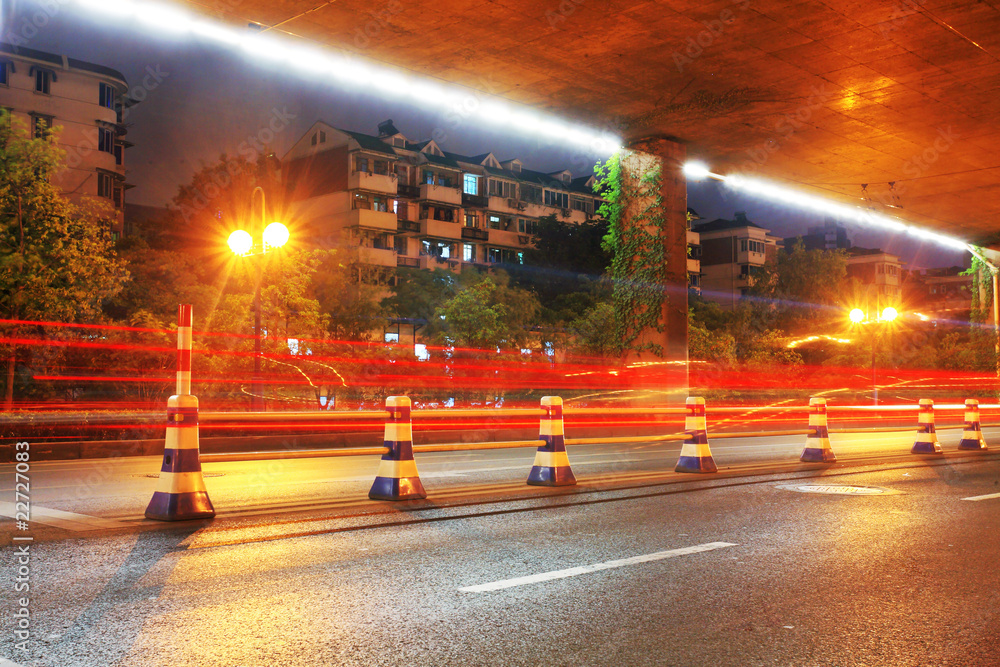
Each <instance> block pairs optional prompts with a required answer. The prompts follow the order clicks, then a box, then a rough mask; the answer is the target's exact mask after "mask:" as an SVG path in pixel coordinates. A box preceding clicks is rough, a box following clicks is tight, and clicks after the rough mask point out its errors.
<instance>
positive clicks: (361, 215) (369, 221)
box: [347, 208, 396, 232]
mask: <svg viewBox="0 0 1000 667" xmlns="http://www.w3.org/2000/svg"><path fill="white" fill-rule="evenodd" d="M347 217H348V223H349V224H350V225H352V226H357V227H361V228H362V229H378V230H380V231H383V232H394V231H396V214H395V213H391V212H385V211H373V210H371V209H367V208H356V209H352V210H351V212H350V213H349V214H348V216H347Z"/></svg>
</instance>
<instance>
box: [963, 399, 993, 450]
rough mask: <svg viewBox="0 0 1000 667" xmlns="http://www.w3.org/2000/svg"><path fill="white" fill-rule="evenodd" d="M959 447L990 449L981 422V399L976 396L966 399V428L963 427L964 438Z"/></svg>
mask: <svg viewBox="0 0 1000 667" xmlns="http://www.w3.org/2000/svg"><path fill="white" fill-rule="evenodd" d="M958 448H959V449H976V450H982V451H985V450H987V449H989V447H987V446H986V439H985V438H984V437H983V429H982V426H981V425H980V422H979V401H977V400H976V399H974V398H967V399H965V428H964V429H962V440H961V442H959V443H958Z"/></svg>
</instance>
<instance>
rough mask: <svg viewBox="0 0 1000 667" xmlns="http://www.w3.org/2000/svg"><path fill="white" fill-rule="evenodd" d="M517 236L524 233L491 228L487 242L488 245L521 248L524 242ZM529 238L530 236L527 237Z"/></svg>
mask: <svg viewBox="0 0 1000 667" xmlns="http://www.w3.org/2000/svg"><path fill="white" fill-rule="evenodd" d="M519 236H525V237H526V235H525V234H518V233H517V230H514V231H505V230H503V229H491V230H490V236H489V242H490V245H499V246H506V247H508V248H523V247H524V246H525V244H524V243H521V241H520V239H519V238H518V237H519ZM529 240H530V238H529Z"/></svg>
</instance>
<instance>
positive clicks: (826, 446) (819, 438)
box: [799, 397, 837, 463]
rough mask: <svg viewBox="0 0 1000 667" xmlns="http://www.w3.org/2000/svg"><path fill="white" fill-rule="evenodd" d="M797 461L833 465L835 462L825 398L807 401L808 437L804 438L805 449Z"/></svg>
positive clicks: (835, 457)
mask: <svg viewBox="0 0 1000 667" xmlns="http://www.w3.org/2000/svg"><path fill="white" fill-rule="evenodd" d="M799 460H800V461H803V462H805V463H834V462H836V460H837V456H836V455H835V454H834V453H833V448H832V447H831V446H830V431H829V429H828V428H827V421H826V399H825V398H818V397H813V398H810V399H809V435H807V436H806V448H805V449H803V450H802V456H800V457H799Z"/></svg>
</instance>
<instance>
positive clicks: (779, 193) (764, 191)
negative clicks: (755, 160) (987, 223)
mask: <svg viewBox="0 0 1000 667" xmlns="http://www.w3.org/2000/svg"><path fill="white" fill-rule="evenodd" d="M683 171H684V174H685V175H687V176H688V178H690V179H692V180H700V179H702V178H705V177H708V178H712V179H715V180H717V181H721V182H723V183H725V184H726V185H728V186H729V187H731V188H733V189H735V190H742V191H744V192H747V193H748V194H751V195H756V196H758V197H764V198H765V199H771V200H773V201H778V202H782V203H784V204H788V205H789V206H794V207H797V208H803V209H806V210H810V211H816V212H817V213H822V214H824V215H828V216H831V217H834V218H839V219H841V220H846V221H850V222H855V223H857V224H860V225H867V226H871V227H881V228H883V229H886V230H889V231H892V232H895V233H897V234H909V235H910V236H915V237H917V238H919V239H923V240H925V241H930V242H931V243H934V244H936V245H939V246H943V247H945V248H950V249H952V250H962V251H969V246H968V244H967V243H966V242H965V241H961V240H959V239H956V238H954V237H952V236H946V235H944V234H939V233H937V232H932V231H930V230H929V229H924V228H923V227H915V226H913V225H907V224H906V223H903V222H900V221H899V220H896V219H893V218H890V217H888V216H885V215H882V214H881V213H876V212H875V211H871V210H869V209H864V208H861V207H858V206H848V205H846V204H839V203H836V202H834V201H831V200H829V199H824V198H822V197H817V196H814V195H809V194H806V193H804V192H799V191H798V190H793V189H791V188H786V187H784V186H781V185H778V184H776V183H770V182H768V181H763V180H760V179H757V178H747V177H746V176H742V175H740V174H733V175H731V176H724V175H722V174H714V173H712V172H711V171H709V170H708V167H706V166H705V165H703V164H701V163H698V162H688V163H685V164H684V167H683Z"/></svg>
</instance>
